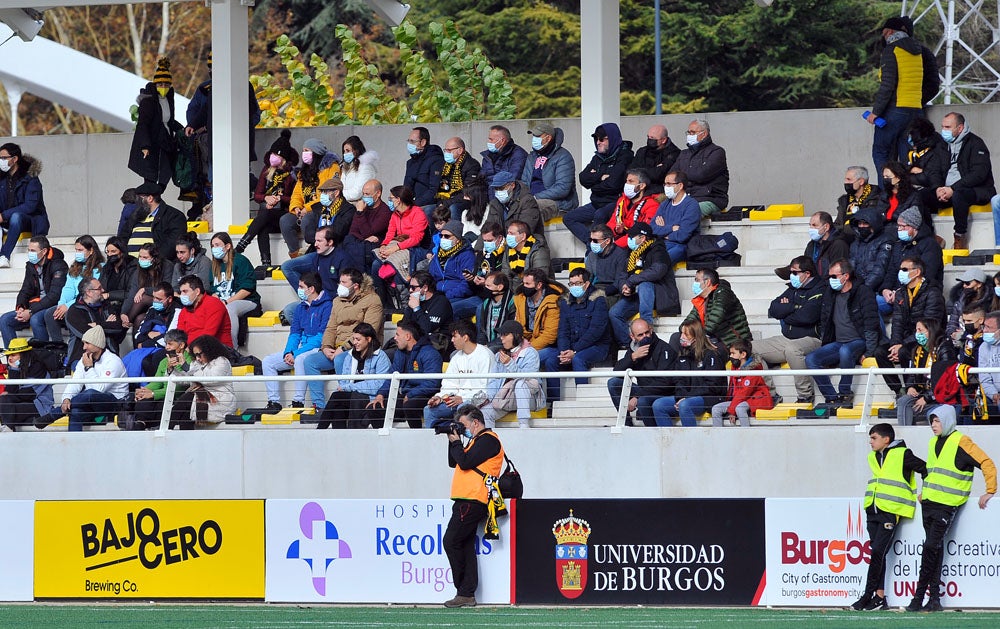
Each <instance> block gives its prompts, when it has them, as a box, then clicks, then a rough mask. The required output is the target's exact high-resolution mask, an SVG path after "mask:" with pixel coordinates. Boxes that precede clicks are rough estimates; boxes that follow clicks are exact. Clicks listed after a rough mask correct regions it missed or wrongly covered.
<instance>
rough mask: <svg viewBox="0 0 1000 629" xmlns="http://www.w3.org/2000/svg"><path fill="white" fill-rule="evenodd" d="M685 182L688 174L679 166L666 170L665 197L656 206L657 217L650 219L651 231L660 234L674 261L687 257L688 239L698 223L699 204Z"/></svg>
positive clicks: (694, 231)
mask: <svg viewBox="0 0 1000 629" xmlns="http://www.w3.org/2000/svg"><path fill="white" fill-rule="evenodd" d="M687 184H688V178H687V175H685V174H684V173H682V172H681V171H679V170H672V171H670V172H669V173H667V174H666V176H665V177H664V180H663V194H664V196H666V197H667V199H666V201H664V202H663V203H661V204H660V207H658V208H657V209H656V217H655V218H654V219H653V221H652V222H651V223H650V224H651V225H652V227H653V235H654V236H657V237H658V238H663V242H664V243H665V244H666V245H667V253H668V254H669V255H670V261H671V262H673V263H674V264H677V263H678V262H683V261H684V260H687V243H688V241H689V240H691V237H692V236H694V235H695V234H697V233H698V232H699V231H700V230H699V228H700V227H701V208H700V207H698V202H697V201H695V200H694V197H692V196H691V195H689V194H688V193H687Z"/></svg>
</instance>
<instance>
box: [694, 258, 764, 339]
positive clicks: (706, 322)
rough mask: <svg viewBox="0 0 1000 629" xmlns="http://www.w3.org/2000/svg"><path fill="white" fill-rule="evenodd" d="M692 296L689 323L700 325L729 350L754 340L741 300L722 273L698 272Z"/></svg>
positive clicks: (705, 270) (706, 270) (712, 270)
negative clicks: (742, 341)
mask: <svg viewBox="0 0 1000 629" xmlns="http://www.w3.org/2000/svg"><path fill="white" fill-rule="evenodd" d="M691 292H692V293H693V294H694V297H693V298H692V299H691V312H689V313H688V316H687V317H685V318H684V321H685V322H687V321H694V320H697V321H699V322H700V323H701V325H702V327H703V328H705V334H707V335H708V336H712V337H715V338H717V339H719V340H720V341H722V342H723V343H725V345H726V347H729V346H730V345H732V344H733V342H734V341H737V340H739V339H743V340H744V341H752V340H753V335H752V334H751V333H750V324H749V323H748V322H747V315H746V312H745V311H744V310H743V304H742V303H740V298H739V297H737V296H736V293H735V292H733V287H732V285H730V283H729V281H728V280H723V279H719V272H718V271H716V270H715V269H700V270H698V271H697V272H696V273H695V274H694V281H693V282H692V283H691Z"/></svg>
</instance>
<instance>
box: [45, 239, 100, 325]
mask: <svg viewBox="0 0 1000 629" xmlns="http://www.w3.org/2000/svg"><path fill="white" fill-rule="evenodd" d="M73 247H74V249H75V251H74V255H73V264H71V265H69V270H68V271H67V273H66V283H65V284H63V287H62V291H61V292H60V293H59V303H57V304H56V305H55V306H50V307H49V308H48V309H46V310H45V327H46V329H47V330H48V336H46V337H45V338H47V339H48V340H50V341H60V340H62V331H63V327H64V326H65V320H66V311H68V310H69V307H70V306H72V305H73V303H74V302H76V298H77V296H78V295H79V294H80V282H82V281H83V280H84V279H90V278H100V277H101V267H102V266H104V255H103V254H102V253H101V248H100V247H99V246H97V241H96V240H94V237H93V236H89V235H85V236H80V237H79V238H77V239H76V242H74V243H73ZM36 338H37V337H36Z"/></svg>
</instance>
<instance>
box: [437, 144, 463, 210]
mask: <svg viewBox="0 0 1000 629" xmlns="http://www.w3.org/2000/svg"><path fill="white" fill-rule="evenodd" d="M466 155H468V153H466V152H464V151H463V152H462V156H461V157H459V158H458V159H456V160H455V163H454V164H449V163H448V162H445V163H444V166H442V167H441V185H440V187H438V193H437V196H436V198H438V199H450V198H451V197H452V196H453V195H454V194H455V193H456V192H459V191H461V190H462V187H463V183H462V164H463V163H464V162H465V157H466Z"/></svg>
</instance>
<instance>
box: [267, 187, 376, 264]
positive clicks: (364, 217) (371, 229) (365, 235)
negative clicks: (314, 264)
mask: <svg viewBox="0 0 1000 629" xmlns="http://www.w3.org/2000/svg"><path fill="white" fill-rule="evenodd" d="M391 218H392V210H390V209H389V206H388V205H386V204H385V201H383V200H382V183H381V182H379V180H378V179H369V180H368V181H366V182H365V184H364V186H362V188H361V201H360V202H359V203H358V204H357V210H356V211H355V212H354V219H353V220H352V221H351V230H350V231H349V232H348V234H347V237H345V238H344V241H343V242H342V243H341V244H340V245H339V246H340V247H342V248H343V252H342V255H343V256H344V265H345V266H344V268H348V267H350V268H352V269H370V268H371V266H372V261H373V259H374V256H373V255H372V252H373V251H375V249H376V248H377V247H378V246H379V245H380V244H382V241H383V240H384V239H385V234H386V232H388V231H389V220H390V219H391ZM282 268H284V265H282ZM286 277H287V274H286Z"/></svg>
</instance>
